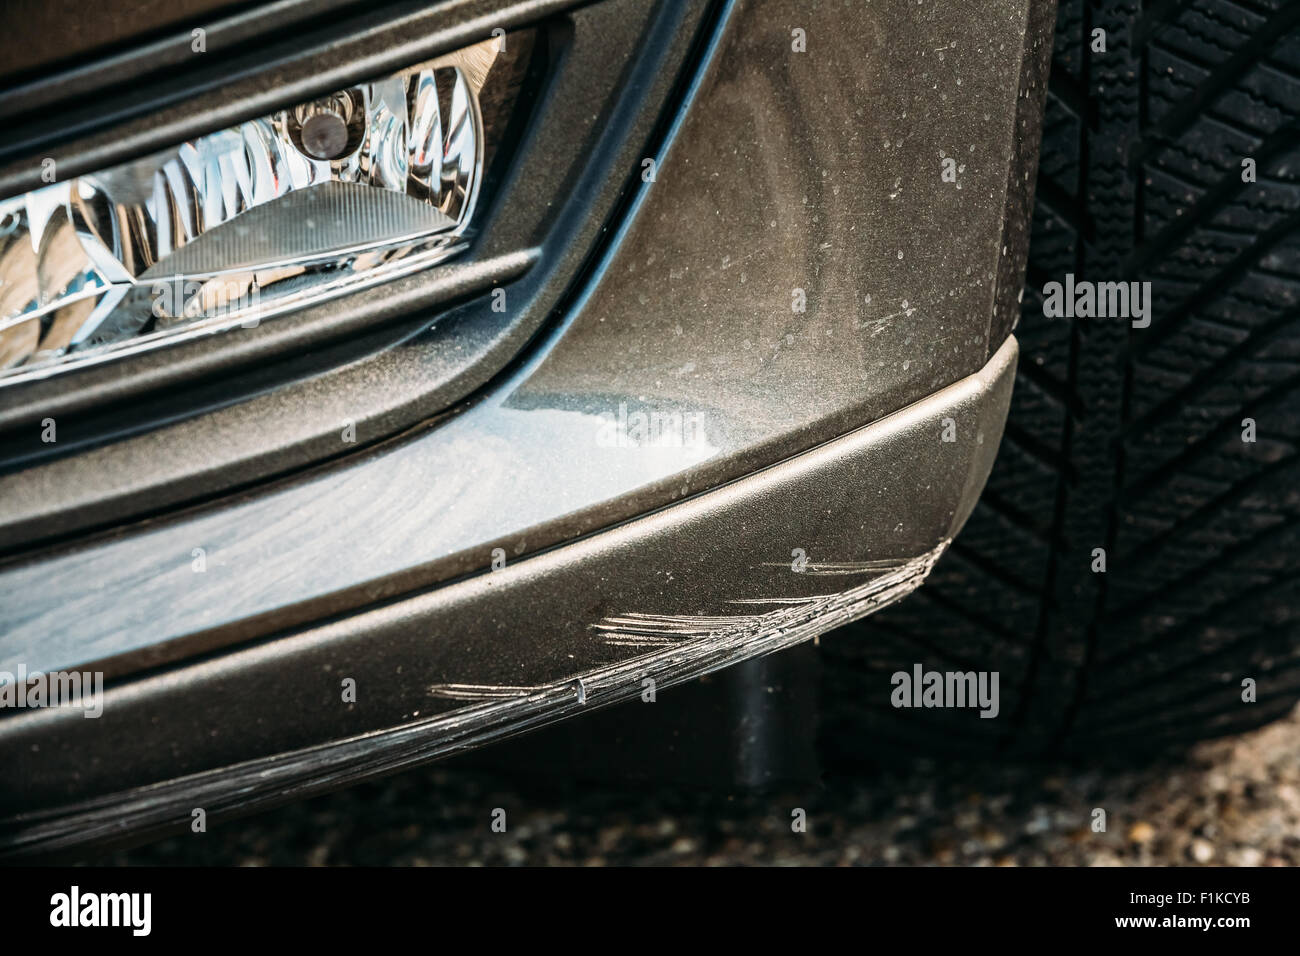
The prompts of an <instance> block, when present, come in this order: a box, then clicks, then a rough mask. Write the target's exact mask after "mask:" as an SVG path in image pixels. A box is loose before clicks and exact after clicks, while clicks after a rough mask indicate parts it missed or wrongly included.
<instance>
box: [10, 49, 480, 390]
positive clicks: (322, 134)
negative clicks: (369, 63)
mask: <svg viewBox="0 0 1300 956" xmlns="http://www.w3.org/2000/svg"><path fill="white" fill-rule="evenodd" d="M501 42H502V41H501V39H500V38H494V39H492V40H488V41H484V42H483V43H479V44H476V45H474V46H471V47H467V48H465V49H463V50H459V51H457V52H455V53H452V54H449V55H447V56H443V57H440V58H438V59H435V60H432V61H430V62H428V63H424V64H421V65H419V66H416V67H412V68H410V69H407V70H403V71H402V72H400V73H397V74H394V75H392V76H389V77H386V78H384V79H382V80H377V81H375V82H371V83H364V84H360V85H357V86H354V87H351V88H349V89H346V90H342V91H340V92H338V93H335V94H333V95H330V96H325V97H321V98H319V99H316V100H313V101H311V102H309V103H302V104H299V105H297V106H294V107H291V108H289V109H284V110H281V111H279V112H277V113H275V114H273V115H270V116H265V117H261V118H259V119H255V120H251V121H249V122H247V123H243V124H241V125H239V126H236V127H233V128H231V129H226V130H222V131H220V132H217V133H212V134H210V135H207V136H203V137H200V138H198V139H195V140H193V141H191V142H187V143H182V144H181V145H179V146H177V147H174V148H172V149H168V150H164V151H162V152H159V153H155V154H153V155H150V156H147V157H145V158H143V159H139V160H136V161H134V162H130V163H126V164H124V165H121V166H116V167H113V168H111V169H106V170H102V171H99V172H96V173H93V174H90V175H86V176H80V177H77V178H76V179H72V180H70V181H67V182H55V183H53V184H51V185H49V186H47V187H44V188H42V189H38V190H34V191H33V192H30V193H27V194H26V195H23V196H17V197H14V198H11V199H7V200H0V385H3V384H9V383H12V382H16V381H22V380H28V379H32V378H39V377H43V376H46V375H50V374H53V373H54V372H58V371H63V370H65V369H69V368H74V367H77V366H80V365H84V364H88V363H91V362H95V361H99V360H101V359H103V358H106V357H108V356H112V355H120V354H122V353H123V352H129V351H138V350H142V349H147V348H152V347H155V346H157V345H161V344H164V343H168V342H172V341H176V340H178V339H182V338H189V337H193V336H197V335H204V334H208V333H211V332H215V331H220V330H223V329H229V328H232V327H236V326H240V325H243V326H252V325H255V324H257V323H258V322H260V321H262V320H264V319H266V318H268V317H271V316H274V315H277V314H281V313H283V312H286V311H289V310H291V309H296V308H300V307H302V306H304V305H307V304H310V303H313V302H317V301H320V300H321V299H324V298H328V297H331V296H335V295H339V294H342V293H344V292H347V291H351V290H353V289H356V288H360V287H364V286H368V285H373V284H375V283H378V282H383V281H386V280H389V279H392V278H396V277H398V276H400V275H405V274H408V273H411V272H415V271H417V270H420V269H424V268H427V267H428V266H430V265H432V264H434V263H437V262H439V261H441V260H443V259H445V258H447V257H448V256H450V255H453V254H454V253H455V252H457V251H459V250H460V249H461V248H463V247H464V244H465V240H466V227H467V225H468V223H469V221H470V216H471V214H472V212H473V209H474V203H475V199H476V197H477V192H478V187H479V180H480V178H481V175H482V170H483V152H484V133H483V117H482V113H481V111H480V108H479V92H480V90H481V89H482V87H483V84H484V82H485V81H486V79H487V77H488V74H489V72H490V71H491V70H492V69H493V65H494V64H495V63H496V62H497V60H498V54H499V53H500V52H501Z"/></svg>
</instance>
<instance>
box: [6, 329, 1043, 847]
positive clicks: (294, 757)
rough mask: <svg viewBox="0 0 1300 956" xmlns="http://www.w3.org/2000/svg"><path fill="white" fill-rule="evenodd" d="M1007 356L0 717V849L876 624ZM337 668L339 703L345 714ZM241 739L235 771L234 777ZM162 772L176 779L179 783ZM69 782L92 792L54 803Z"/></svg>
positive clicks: (923, 552) (257, 791)
mask: <svg viewBox="0 0 1300 956" xmlns="http://www.w3.org/2000/svg"><path fill="white" fill-rule="evenodd" d="M1016 354H1017V346H1016V342H1015V339H1014V338H1009V339H1007V341H1006V342H1005V343H1004V344H1003V346H1002V347H1001V348H1000V349H999V350H998V351H997V353H995V355H994V356H993V357H992V359H991V360H990V361H989V363H988V364H987V366H986V367H985V368H983V369H982V370H981V371H979V372H978V373H976V374H974V375H971V376H969V377H967V378H965V379H962V380H961V381H959V382H957V383H955V384H953V385H950V386H948V387H947V388H944V389H942V390H941V391H939V392H937V393H936V394H934V395H932V396H930V397H929V398H926V399H924V400H923V401H920V402H917V403H915V404H913V405H911V406H909V407H907V408H905V409H903V410H901V411H899V412H896V413H894V414H893V415H890V416H888V417H887V418H885V419H883V420H881V421H878V422H875V423H874V424H871V425H868V426H866V427H863V428H860V429H857V430H856V431H853V432H850V433H849V434H846V435H844V436H842V437H840V438H838V439H835V440H834V441H831V442H828V443H826V444H824V445H822V446H820V447H818V448H815V449H813V450H811V451H809V452H806V453H804V454H801V455H798V456H796V457H794V458H791V459H788V460H787V461H784V462H782V463H781V464H779V465H776V466H773V467H771V468H768V469H766V470H764V471H762V472H759V473H758V474H755V475H752V476H749V477H747V478H744V479H741V480H740V481H736V482H733V483H731V484H729V485H727V486H724V487H722V488H718V489H715V490H713V491H710V492H707V493H705V494H702V495H699V496H697V497H695V498H692V499H690V500H688V501H684V502H681V503H679V504H677V505H674V506H672V507H670V508H666V509H664V510H662V511H660V512H658V513H656V514H653V515H650V516H647V517H644V518H640V519H638V520H636V521H633V522H630V523H628V524H625V525H622V526H620V527H618V528H615V529H611V530H609V531H606V532H604V533H601V534H598V535H595V536H593V537H591V538H589V539H587V540H584V541H581V542H578V543H575V544H570V545H567V546H564V547H561V548H557V549H555V550H553V551H551V552H549V553H546V554H542V555H538V556H536V557H533V558H529V559H527V560H524V561H519V562H515V563H512V564H509V565H507V566H506V567H505V568H503V569H501V570H499V571H496V572H488V573H485V574H481V575H478V576H476V577H473V578H469V579H467V580H463V581H460V582H457V583H455V584H452V585H449V586H447V587H444V588H440V589H438V590H435V591H433V592H431V593H429V594H425V595H421V596H419V597H415V598H412V599H409V600H406V601H401V602H396V603H393V604H391V605H388V606H385V607H382V608H378V609H375V610H372V611H369V612H367V613H364V614H361V615H357V616H355V617H349V618H347V619H344V620H340V621H336V622H333V623H330V624H326V625H323V626H320V627H315V628H310V629H307V630H304V631H301V632H299V633H296V634H293V635H291V636H286V637H282V638H280V639H278V640H276V641H273V642H270V643H267V644H262V645H258V646H254V647H249V648H245V649H242V650H239V651H235V652H233V653H228V654H224V655H220V656H217V657H213V658H211V659H209V660H206V661H202V662H199V663H195V664H192V665H190V666H189V667H187V668H184V669H182V670H179V671H173V672H166V673H161V674H157V675H154V676H149V677H144V678H142V679H139V680H135V681H131V682H127V683H123V684H119V685H117V686H114V687H111V688H110V689H108V690H107V691H106V692H105V696H104V701H103V706H104V716H103V718H101V719H100V720H86V719H83V717H82V715H81V714H80V713H77V712H72V711H66V710H43V711H30V712H27V713H24V714H21V715H19V716H17V717H12V718H9V719H7V720H5V721H3V722H0V738H2V741H0V743H2V745H3V747H4V749H5V752H6V753H7V754H9V755H10V757H9V759H8V760H7V763H6V766H7V769H8V771H9V773H10V774H11V775H16V777H17V779H20V780H25V781H26V782H27V787H26V788H25V793H24V795H23V800H22V804H25V806H24V805H20V804H17V803H16V802H15V801H14V800H13V799H12V798H11V799H9V800H8V801H7V806H6V810H7V814H6V818H5V820H4V822H3V825H2V826H3V829H2V830H0V847H2V848H3V851H2V852H4V853H5V854H6V855H12V854H18V853H31V852H45V851H49V850H54V849H57V848H60V847H67V846H72V845H76V844H78V843H81V842H84V841H88V840H105V839H111V838H113V837H115V836H121V835H124V834H136V835H138V834H142V833H147V832H151V831H154V830H158V829H166V828H169V827H172V826H176V825H183V824H184V823H185V822H186V821H187V820H189V818H190V814H191V812H192V810H193V809H194V808H196V807H202V808H203V809H204V810H205V811H206V812H207V814H208V817H209V819H212V818H213V817H214V816H216V817H220V816H222V815H223V814H229V813H234V812H237V811H246V810H249V809H252V808H256V807H260V806H265V805H269V804H272V803H275V802H282V801H284V800H286V799H293V798H297V797H301V796H304V795H307V794H310V793H314V792H317V791H319V790H322V789H325V788H329V787H334V786H338V785H339V784H340V783H341V782H349V781H354V780H359V779H363V778H365V777H368V776H372V775H376V774H382V773H385V772H390V771H393V770H397V769H400V768H402V767H406V766H411V765H413V764H416V763H419V762H422V761H426V760H429V759H432V758H435V757H439V756H445V755H448V754H452V753H456V752H459V751H462V750H465V749H468V748H471V747H474V746H478V745H481V744H483V743H486V742H488V741H491V740H493V739H496V738H501V737H504V736H508V735H511V734H515V733H518V732H521V731H524V730H527V729H530V728H533V727H537V726H540V725H543V724H546V723H549V722H552V721H556V720H560V719H562V718H565V717H569V716H572V715H574V714H577V713H580V712H582V711H584V710H587V709H590V708H594V707H599V706H601V705H604V704H609V703H613V702H616V701H619V700H624V699H628V698H631V697H636V696H638V695H642V694H645V693H646V691H647V689H648V688H650V687H652V686H653V687H654V688H662V687H666V686H670V685H672V684H676V683H679V682H681V681H685V680H688V679H690V678H692V677H696V676H699V675H701V674H705V673H709V672H711V671H714V670H717V669H719V668H721V667H725V666H727V665H728V664H731V663H735V662H737V661H740V660H744V659H746V658H750V657H755V656H759V655H763V654H767V653H771V652H773V651H777V650H780V649H782V648H785V647H788V646H791V645H793V644H796V643H799V642H801V641H805V640H808V639H810V638H812V637H814V636H815V635H817V634H820V633H822V632H824V631H827V630H829V629H831V628H833V627H836V626H839V625H841V624H843V623H845V622H847V621H850V620H853V619H855V618H859V617H862V616H864V615H866V614H870V613H872V612H873V611H875V610H877V609H878V608H880V607H883V606H885V605H887V604H889V603H891V602H893V601H896V600H898V599H899V598H901V597H904V596H905V595H907V594H909V593H910V592H911V591H912V590H914V589H915V588H916V587H918V586H920V585H921V583H922V582H923V581H924V579H925V576H926V574H927V573H928V572H929V570H930V567H931V566H932V565H933V563H934V561H935V560H936V559H937V558H938V557H939V555H940V554H941V553H942V551H943V550H944V548H945V547H946V546H947V544H948V542H949V541H950V540H951V538H952V537H953V535H955V534H956V533H957V531H958V530H959V529H960V527H961V525H962V523H963V522H964V521H965V519H966V517H967V516H968V514H969V513H970V510H971V508H972V507H973V505H974V502H975V500H976V498H977V497H978V495H979V493H980V490H981V488H982V487H983V484H984V481H985V478H986V477H987V475H988V471H989V468H990V467H991V465H992V461H993V458H994V455H995V453H996V450H997V447H998V443H999V441H1000V439H1001V434H1002V427H1003V423H1004V420H1005V416H1006V411H1007V403H1008V400H1009V397H1010V392H1011V386H1012V380H1013V375H1014V369H1015V361H1016ZM945 432H946V433H947V435H948V436H949V437H951V438H952V440H951V441H945V440H944V438H945ZM574 595H586V596H587V597H586V599H578V600H575V599H574ZM538 634H544V635H546V639H545V640H535V639H525V636H526V635H538ZM345 678H346V679H351V680H353V681H355V686H356V688H357V701H356V702H355V703H351V704H348V703H341V701H340V697H341V695H340V685H341V681H342V680H344V679H345ZM648 682H650V683H648ZM215 714H220V715H221V719H220V721H219V722H217V721H214V719H213V715H215ZM160 718H161V719H160ZM218 723H219V727H220V732H219V733H216V732H214V730H213V728H214V727H215V726H218ZM106 738H108V739H106ZM178 739H179V740H185V741H187V744H186V751H185V755H184V757H183V758H181V759H180V760H178V759H177V758H176V757H175V756H174V754H175V750H174V748H173V746H172V745H173V743H174V742H175V741H176V740H178ZM38 742H39V746H35V745H36V744H38ZM236 742H237V744H238V750H239V751H240V752H243V753H244V754H246V755H247V757H248V758H249V759H245V760H242V761H239V762H238V763H233V764H232V763H229V762H228V761H227V760H226V755H227V754H229V753H230V752H231V745H232V743H236ZM178 763H179V764H180V765H181V766H182V767H185V768H193V771H192V772H190V773H188V774H176V773H175V769H176V767H177V765H178ZM72 781H76V786H77V788H78V790H79V791H80V792H81V793H87V792H89V793H92V794H94V796H93V798H91V799H84V798H83V799H80V800H76V801H67V800H66V799H64V798H63V794H64V793H65V792H66V789H65V788H67V787H68V786H69V784H70V783H71V782H72Z"/></svg>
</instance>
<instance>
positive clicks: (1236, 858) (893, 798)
mask: <svg viewBox="0 0 1300 956" xmlns="http://www.w3.org/2000/svg"><path fill="white" fill-rule="evenodd" d="M498 807H499V808H503V809H504V810H505V811H506V824H507V826H506V832H504V833H494V832H493V831H492V829H491V825H490V824H491V817H492V812H493V810H494V808H498ZM795 807H800V808H803V809H804V810H805V811H806V814H807V822H808V827H807V831H806V832H804V833H795V832H792V829H791V819H792V817H791V813H792V810H793V809H794V808H795ZM1095 808H1102V809H1104V810H1105V811H1106V830H1105V832H1093V830H1092V828H1091V826H1090V823H1091V821H1092V819H1093V810H1094V809H1095ZM87 862H94V863H117V864H155V865H156V864H207V865H229V864H243V865H267V864H280V865H302V864H309V865H337V864H370V865H390V864H396V865H429V864H432V865H438V864H453V865H466V864H468V865H476V864H486V865H502V864H506V865H518V864H526V865H556V864H559V865H575V864H576V865H594V866H601V865H620V864H623V865H626V864H651V865H728V864H760V865H767V864H777V865H845V864H858V865H862V864H958V865H998V866H1017V865H1019V866H1039V865H1045V864H1055V865H1090V866H1107V865H1119V866H1122V865H1134V864H1137V865H1161V864H1183V865H1186V864H1193V865H1194V864H1228V865H1264V866H1285V865H1290V864H1295V863H1300V711H1297V712H1296V713H1293V714H1292V715H1291V716H1290V717H1289V718H1287V719H1285V720H1282V721H1280V722H1278V723H1275V724H1273V725H1271V726H1269V727H1266V728H1264V729H1262V730H1258V731H1254V732H1252V733H1249V734H1245V735H1242V736H1240V737H1234V738H1227V739H1224V740H1219V741H1212V742H1209V743H1204V744H1200V745H1198V746H1197V747H1196V748H1195V749H1193V750H1192V751H1190V752H1189V753H1188V754H1187V755H1186V756H1185V757H1183V758H1181V759H1179V760H1176V761H1167V762H1163V763H1160V764H1158V765H1151V766H1146V767H1143V768H1142V769H1138V770H1134V769H1127V770H1124V769H1109V770H1108V769H1103V768H1101V767H1097V766H1093V767H1081V766H1059V767H1042V766H1039V767H1034V768H1030V767H1019V768H1002V767H994V768H989V767H987V766H986V767H982V768H981V767H974V766H966V767H954V766H951V765H946V766H942V767H940V766H934V765H929V766H927V765H925V764H918V765H915V766H913V767H911V768H909V769H907V770H898V769H895V770H890V771H880V772H877V773H871V774H866V773H860V774H858V775H856V776H852V777H842V778H841V777H837V776H835V775H833V774H832V775H828V776H827V780H826V782H825V785H824V786H821V787H819V788H817V789H816V790H815V791H806V792H790V793H778V794H768V795H765V796H753V795H744V796H724V795H708V796H703V795H700V794H698V793H692V794H683V793H670V792H666V791H655V792H646V791H642V792H639V793H632V792H626V791H622V792H620V791H611V790H607V789H593V788H577V787H561V788H556V787H553V786H539V785H537V784H531V785H529V786H528V787H524V788H521V787H520V786H518V785H517V783H515V782H506V781H504V780H502V779H501V778H500V777H493V776H490V775H485V774H482V773H472V772H464V771H460V770H449V769H446V768H436V767H435V768H429V769H424V770H419V771H415V772H411V773H407V774H404V775H402V776H399V777H395V778H392V779H390V780H387V781H381V782H378V783H374V784H367V785H363V786H359V787H355V788H353V789H351V790H348V791H344V792H341V793H337V794H332V795H329V796H326V797H320V798H317V799H315V800H312V801H308V802H306V803H302V804H298V805H296V806H292V807H285V808H282V809H279V810H275V811H272V812H269V813H266V814H263V815H261V816H257V817H251V818H247V819H244V820H237V821H229V822H226V823H218V824H216V825H214V826H213V827H212V828H211V829H210V830H209V832H208V833H206V834H193V835H188V836H185V837H178V838H175V839H170V840H167V841H163V842H159V843H156V844H152V845H149V846H145V847H140V848H136V849H133V850H129V851H119V852H116V853H113V854H109V855H107V856H100V857H97V858H94V859H88V860H87Z"/></svg>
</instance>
